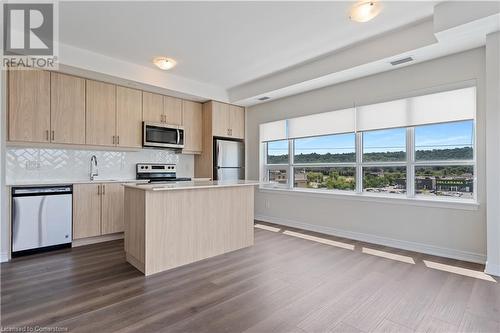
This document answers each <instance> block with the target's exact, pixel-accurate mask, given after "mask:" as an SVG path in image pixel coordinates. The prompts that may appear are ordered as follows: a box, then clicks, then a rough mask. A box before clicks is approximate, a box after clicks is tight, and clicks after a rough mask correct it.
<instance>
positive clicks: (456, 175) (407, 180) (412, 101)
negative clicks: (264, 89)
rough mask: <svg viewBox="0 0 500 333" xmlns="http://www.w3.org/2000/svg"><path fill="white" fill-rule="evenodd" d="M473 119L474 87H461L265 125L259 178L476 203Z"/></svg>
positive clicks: (282, 183)
mask: <svg viewBox="0 0 500 333" xmlns="http://www.w3.org/2000/svg"><path fill="white" fill-rule="evenodd" d="M352 115H354V116H352ZM474 116H475V88H464V89H459V90H454V91H448V92H444V93H437V94H432V95H425V96H419V97H413V98H409V99H405V100H397V101H393V102H385V103H380V104H374V105H368V106H363V107H360V108H357V109H345V110H340V111H338V112H337V111H332V112H328V113H323V114H316V115H311V116H304V117H299V118H294V119H290V120H286V121H278V122H273V123H269V125H268V126H267V128H266V129H265V131H261V141H262V142H263V145H264V151H265V160H264V161H265V162H264V168H263V172H264V177H263V178H264V179H265V180H268V181H269V182H271V183H273V184H275V185H276V186H280V187H284V188H289V189H292V188H296V189H308V190H312V191H330V192H332V191H335V192H338V193H346V192H351V193H357V194H363V193H364V194H366V195H377V196H395V197H399V198H401V197H408V198H413V197H417V198H418V197H420V198H428V199H431V198H436V199H438V198H444V199H446V198H448V199H453V200H475V198H476V196H475V191H476V182H475V178H476V174H475V170H476V164H475V151H474V149H475V133H474V130H475V123H474ZM384 125H386V126H388V127H391V128H383V127H382V126H384ZM329 132H330V133H331V134H330V133H329ZM346 132H347V133H346ZM269 135H271V136H272V137H273V139H271V141H266V137H267V136H269ZM275 138H284V139H283V140H276V139H275ZM272 140H274V141H272Z"/></svg>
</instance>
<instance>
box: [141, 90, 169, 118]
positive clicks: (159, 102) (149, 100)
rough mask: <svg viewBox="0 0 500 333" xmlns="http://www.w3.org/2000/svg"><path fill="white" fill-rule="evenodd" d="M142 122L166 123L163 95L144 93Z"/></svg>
mask: <svg viewBox="0 0 500 333" xmlns="http://www.w3.org/2000/svg"><path fill="white" fill-rule="evenodd" d="M142 120H143V121H147V122H152V123H161V122H163V121H164V115H163V96H162V95H159V94H153V93H150V92H146V91H143V92H142Z"/></svg>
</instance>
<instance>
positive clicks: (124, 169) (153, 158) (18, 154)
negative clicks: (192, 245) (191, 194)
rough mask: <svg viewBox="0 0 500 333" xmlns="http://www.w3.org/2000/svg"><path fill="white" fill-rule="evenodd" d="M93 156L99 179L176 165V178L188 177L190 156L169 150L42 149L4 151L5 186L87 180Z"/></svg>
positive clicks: (129, 176)
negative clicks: (150, 165)
mask: <svg viewBox="0 0 500 333" xmlns="http://www.w3.org/2000/svg"><path fill="white" fill-rule="evenodd" d="M92 155H96V157H97V161H98V169H99V178H100V179H135V164H136V163H141V162H145V163H173V164H177V174H178V176H179V177H192V176H193V173H194V159H193V156H192V155H181V154H175V153H174V152H173V151H169V150H159V149H158V150H155V149H143V150H141V151H137V152H123V151H92V150H73V149H45V148H8V149H7V156H6V159H7V168H6V178H7V184H16V183H21V182H22V183H25V182H30V181H33V182H37V181H51V180H57V181H78V180H87V179H88V178H89V168H90V157H91V156H92Z"/></svg>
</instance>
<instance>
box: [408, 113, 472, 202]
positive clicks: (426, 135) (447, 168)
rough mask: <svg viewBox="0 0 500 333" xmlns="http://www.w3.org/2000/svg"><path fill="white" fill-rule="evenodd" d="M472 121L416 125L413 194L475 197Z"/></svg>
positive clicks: (460, 197) (458, 197)
mask: <svg viewBox="0 0 500 333" xmlns="http://www.w3.org/2000/svg"><path fill="white" fill-rule="evenodd" d="M473 160H474V122H473V121H472V120H466V121H459V122H450V123H443V124H433V125H425V126H417V127H415V195H416V196H422V197H450V198H457V199H474V161H473Z"/></svg>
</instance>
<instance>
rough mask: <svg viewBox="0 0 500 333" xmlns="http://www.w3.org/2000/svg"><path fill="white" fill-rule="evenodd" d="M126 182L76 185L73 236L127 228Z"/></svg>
mask: <svg viewBox="0 0 500 333" xmlns="http://www.w3.org/2000/svg"><path fill="white" fill-rule="evenodd" d="M123 203H124V194H123V185H122V184H120V183H104V184H75V185H73V239H81V238H87V237H95V236H102V235H107V234H113V233H117V232H123V231H124V228H125V226H124V218H123Z"/></svg>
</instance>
